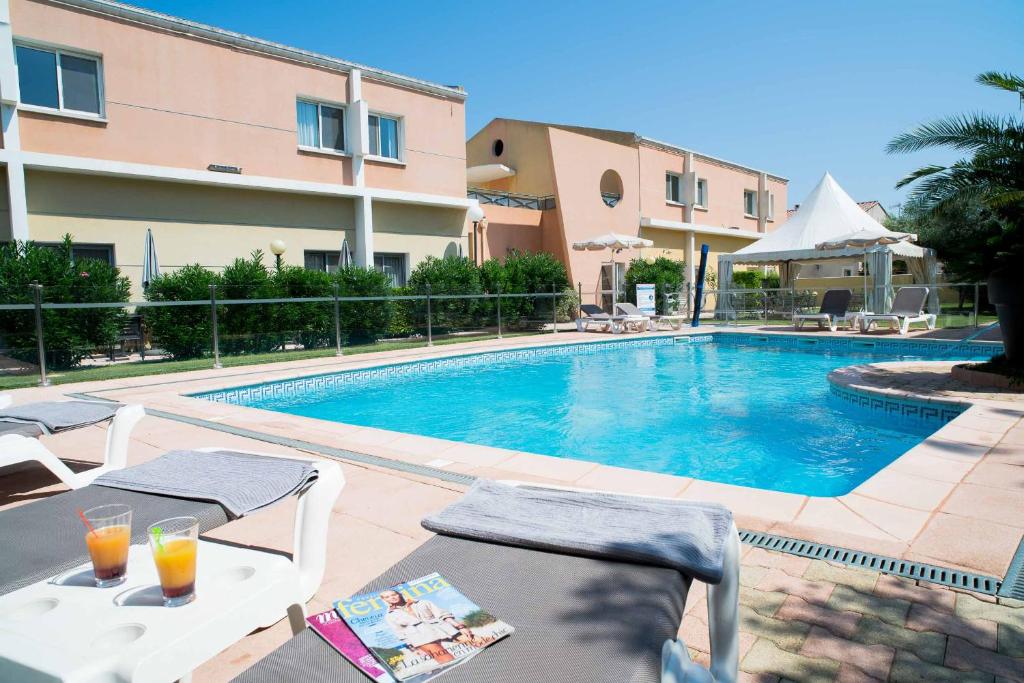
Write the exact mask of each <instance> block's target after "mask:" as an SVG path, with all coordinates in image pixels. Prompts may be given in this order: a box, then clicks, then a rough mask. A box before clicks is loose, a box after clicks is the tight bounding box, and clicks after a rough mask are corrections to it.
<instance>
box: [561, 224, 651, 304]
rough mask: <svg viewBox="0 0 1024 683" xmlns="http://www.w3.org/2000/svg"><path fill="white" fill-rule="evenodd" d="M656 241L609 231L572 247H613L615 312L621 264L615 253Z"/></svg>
mask: <svg viewBox="0 0 1024 683" xmlns="http://www.w3.org/2000/svg"><path fill="white" fill-rule="evenodd" d="M653 246H654V242H653V241H651V240H647V239H644V238H643V237H634V236H633V235H622V234H620V233H617V232H609V233H608V234H606V235H600V236H599V237H594V238H593V239H589V240H583V241H582V242H573V245H572V248H573V249H574V250H576V251H603V250H605V249H611V251H612V313H614V312H615V304H616V303H617V302H616V297H617V295H618V289H619V278H618V266H619V264H618V263H617V262H616V261H615V254H618V253H619V252H620V251H622V250H623V249H643V248H644V247H653Z"/></svg>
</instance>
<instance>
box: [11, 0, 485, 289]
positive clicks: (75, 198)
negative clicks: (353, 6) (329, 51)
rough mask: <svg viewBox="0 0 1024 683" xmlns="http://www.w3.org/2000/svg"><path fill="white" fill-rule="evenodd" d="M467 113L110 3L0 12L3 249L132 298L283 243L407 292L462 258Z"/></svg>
mask: <svg viewBox="0 0 1024 683" xmlns="http://www.w3.org/2000/svg"><path fill="white" fill-rule="evenodd" d="M465 99H466V93H465V92H464V91H463V90H462V89H461V88H460V87H457V86H449V85H440V84H435V83H429V82H426V81H423V80H420V79H417V78H413V77H409V76H403V75H399V74H394V73H390V72H387V71H383V70H381V69H376V68H373V67H369V66H362V65H358V64H353V63H351V62H347V61H344V60H342V59H338V58H335V57H329V56H325V55H320V54H314V53H312V52H308V51H305V50H301V49H298V48H292V47H288V46H284V45H279V44H276V43H271V42H268V41H265V40H260V39H257V38H252V37H249V36H243V35H239V34H236V33H232V32H230V31H225V30H221V29H218V28H215V27H211V26H204V25H200V24H197V23H194V22H191V21H186V20H182V19H178V18H175V17H170V16H167V15H163V14H159V13H156V12H151V11H148V10H143V9H139V8H135V7H131V6H128V5H123V4H119V3H115V2H109V1H108V0H61V1H60V2H48V1H46V0H0V104H2V108H3V148H2V149H0V164H2V165H3V170H2V173H0V184H2V186H3V191H2V192H0V197H2V199H3V201H2V202H0V241H5V240H10V239H20V240H24V239H33V240H36V241H40V242H53V241H57V240H59V239H60V238H61V236H62V235H63V234H64V233H71V234H72V235H73V237H74V240H75V242H76V244H78V245H79V246H78V249H79V251H80V253H82V254H88V255H91V256H100V257H106V258H109V259H110V260H111V261H113V262H114V263H116V265H118V266H119V267H120V268H122V270H123V271H124V272H125V273H127V274H128V275H129V276H130V277H131V278H132V279H133V281H134V282H135V284H136V286H137V285H138V281H139V276H140V273H141V264H142V251H143V243H144V234H145V231H146V228H151V229H152V231H153V233H154V235H155V238H156V243H157V247H158V252H159V255H160V261H161V266H162V267H163V268H165V269H167V268H174V267H176V266H180V265H183V264H186V263H194V262H199V263H201V264H202V265H205V266H210V267H215V268H216V267H220V266H223V265H224V264H225V263H228V262H230V261H231V260H232V259H234V258H235V257H238V256H245V255H247V254H248V253H249V252H250V251H251V250H253V249H262V250H264V251H267V250H268V245H269V243H270V242H271V241H272V240H275V239H280V240H283V241H284V242H285V243H286V246H287V251H286V253H285V255H284V259H285V261H286V262H290V263H295V264H300V265H301V264H306V265H307V266H310V267H323V268H329V267H331V266H332V264H333V263H335V262H336V259H337V254H338V251H339V248H340V245H341V242H342V239H343V237H347V239H348V240H349V244H350V245H351V247H352V249H353V252H354V255H355V259H356V262H357V263H360V264H366V265H373V264H376V265H377V266H378V267H382V268H385V269H387V270H389V272H392V273H393V275H394V277H395V279H396V281H399V282H401V281H403V280H404V278H405V276H406V274H407V272H408V271H409V270H410V269H411V268H412V267H413V266H414V265H415V263H416V262H417V261H419V260H421V259H422V258H423V257H425V256H426V255H429V254H433V255H436V256H443V255H444V254H446V253H457V252H458V250H459V248H460V244H462V245H465V234H466V232H465V228H464V226H465V214H466V209H467V207H468V206H470V204H471V202H470V201H469V200H468V199H467V198H466V171H465V169H466V163H465V109H464V108H465Z"/></svg>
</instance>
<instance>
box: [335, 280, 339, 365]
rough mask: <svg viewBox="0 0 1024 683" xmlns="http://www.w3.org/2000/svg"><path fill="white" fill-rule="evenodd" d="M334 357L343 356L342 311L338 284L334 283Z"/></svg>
mask: <svg viewBox="0 0 1024 683" xmlns="http://www.w3.org/2000/svg"><path fill="white" fill-rule="evenodd" d="M334 355H335V356H340V355H341V311H340V310H339V308H338V283H337V282H335V283H334Z"/></svg>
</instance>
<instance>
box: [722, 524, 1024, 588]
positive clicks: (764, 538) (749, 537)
mask: <svg viewBox="0 0 1024 683" xmlns="http://www.w3.org/2000/svg"><path fill="white" fill-rule="evenodd" d="M740 540H741V541H743V542H744V543H747V544H749V545H752V546H756V547H758V548H764V549H765V550H775V551H777V552H781V553H789V554H791V555H800V556H801V557H809V558H811V559H814V560H828V561H829V562H839V563H841V564H845V565H849V566H851V567H861V568H863V569H870V570H873V571H876V572H880V573H882V574H893V575H895V576H902V577H905V578H908V579H916V580H918V581H928V582H929V583H937V584H941V585H943V586H951V587H953V588H962V589H965V590H969V591H975V592H977V593H985V594H987V595H996V594H997V593H998V594H999V595H1004V594H1003V593H1002V592H1001V591H1000V586H1001V584H1002V582H1001V581H1000V580H999V579H997V578H996V577H994V576H985V575H983V574H972V573H971V572H965V571H960V570H957V569H949V568H948V567H937V566H935V565H933V564H925V563H923V562H911V561H909V560H900V559H898V558H895V557H886V556H884V555H873V554H871V553H865V552H861V551H859V550H850V549H849V548H840V547H838V546H834V545H825V544H823V543H811V542H810V541H801V540H798V539H795V538H787V537H785V536H776V535H774V534H765V533H760V532H756V531H740ZM1020 554H1021V553H1020V551H1018V555H1020ZM1021 560H1022V563H1024V558H1021ZM1018 582H1019V583H1022V584H1024V577H1021V578H1020V579H1018ZM1022 587H1024V586H1022Z"/></svg>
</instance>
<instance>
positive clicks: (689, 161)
mask: <svg viewBox="0 0 1024 683" xmlns="http://www.w3.org/2000/svg"><path fill="white" fill-rule="evenodd" d="M683 203H685V204H686V208H685V209H683V220H685V221H686V222H687V223H692V222H693V205H694V204H696V203H697V169H695V168H694V167H693V152H687V153H686V156H685V158H684V161H683ZM687 261H689V259H687Z"/></svg>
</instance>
